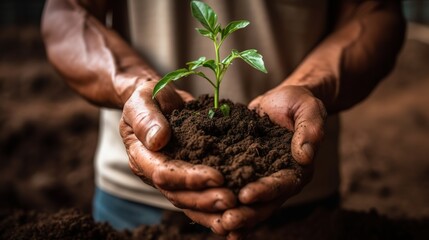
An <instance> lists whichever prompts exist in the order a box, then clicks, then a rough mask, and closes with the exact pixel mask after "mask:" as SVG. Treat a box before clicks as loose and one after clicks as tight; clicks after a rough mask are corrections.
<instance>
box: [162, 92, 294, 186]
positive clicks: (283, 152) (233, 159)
mask: <svg viewBox="0 0 429 240" xmlns="http://www.w3.org/2000/svg"><path fill="white" fill-rule="evenodd" d="M220 104H221V105H223V104H227V105H228V106H229V107H230V109H231V110H230V115H229V116H227V117H225V116H223V114H222V113H221V112H220V111H217V114H216V115H215V116H214V117H213V118H212V119H210V118H209V117H208V112H209V111H210V109H212V107H213V98H212V97H209V96H208V95H204V96H201V97H199V98H198V99H196V100H194V101H191V102H189V103H187V104H186V105H185V107H184V108H183V109H181V110H174V111H173V112H172V114H171V115H168V116H167V119H168V120H169V122H170V125H171V127H172V131H173V133H172V138H171V140H170V142H169V143H168V145H167V146H166V147H165V148H164V149H163V150H162V152H163V153H165V154H166V155H167V156H169V157H170V158H171V159H181V160H184V161H187V162H190V163H192V164H204V165H208V166H211V167H213V168H215V169H218V170H219V171H220V172H221V173H222V174H223V175H224V177H225V185H226V187H228V188H230V189H232V190H233V192H235V193H236V194H238V192H239V191H240V189H241V188H242V187H243V186H244V185H246V184H247V183H250V182H253V181H255V180H256V179H258V178H261V177H265V176H269V175H271V174H273V173H275V172H277V171H279V170H281V169H285V168H289V169H293V170H294V171H295V172H296V174H297V175H299V174H301V169H300V167H299V165H298V163H296V161H295V160H294V159H293V158H292V155H291V151H290V142H291V139H292V135H293V133H292V132H291V131H288V130H287V129H285V128H282V127H280V126H278V125H276V124H274V123H272V122H271V121H270V120H269V118H268V117H267V116H266V117H259V116H258V115H257V114H256V112H254V111H250V110H249V109H248V108H247V107H246V106H245V105H242V104H234V103H232V102H231V101H228V100H222V101H221V102H220Z"/></svg>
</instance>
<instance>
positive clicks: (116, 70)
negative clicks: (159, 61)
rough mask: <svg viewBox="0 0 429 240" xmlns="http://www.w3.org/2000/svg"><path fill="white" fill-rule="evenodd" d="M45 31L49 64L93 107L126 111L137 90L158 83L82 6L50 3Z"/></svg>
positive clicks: (55, 0)
mask: <svg viewBox="0 0 429 240" xmlns="http://www.w3.org/2000/svg"><path fill="white" fill-rule="evenodd" d="M96 15H98V17H99V18H100V15H102V14H96ZM42 31H43V37H44V40H45V45H46V50H47V55H48V58H49V60H50V61H51V63H52V64H53V65H54V66H55V68H56V69H57V70H58V71H59V73H60V74H61V75H63V77H64V78H65V79H66V81H67V82H68V84H69V85H70V86H71V87H72V88H73V89H74V90H76V91H77V92H78V93H79V94H81V95H82V96H83V97H84V98H86V99H88V100H89V101H91V102H93V103H96V104H98V105H101V106H107V107H116V108H122V107H123V104H124V103H125V101H126V100H127V99H128V98H129V97H130V95H131V93H132V92H133V91H134V89H135V88H136V87H137V86H138V85H140V84H143V83H144V82H145V81H148V80H152V79H153V80H157V79H158V78H159V76H158V75H157V74H156V73H155V72H154V71H153V70H152V69H151V68H150V67H149V66H148V65H147V64H146V63H145V62H144V61H143V60H142V59H141V58H140V57H139V56H138V54H137V53H135V52H134V50H133V49H132V48H131V47H130V46H129V45H128V44H127V43H126V42H125V41H124V40H122V38H121V37H120V36H119V35H118V34H116V33H115V32H114V31H113V30H111V29H108V28H106V27H105V26H104V25H103V24H102V23H101V22H100V21H99V20H98V19H97V18H96V17H95V15H91V14H90V13H89V12H88V10H87V9H86V8H84V7H82V6H81V5H80V4H79V3H78V1H73V0H64V1H59V0H52V1H48V2H47V5H46V7H45V11H44V15H43V19H42Z"/></svg>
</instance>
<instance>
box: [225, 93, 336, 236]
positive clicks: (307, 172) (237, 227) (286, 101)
mask: <svg viewBox="0 0 429 240" xmlns="http://www.w3.org/2000/svg"><path fill="white" fill-rule="evenodd" d="M249 108H251V109H255V110H256V111H257V112H258V113H259V114H260V115H264V114H267V115H268V116H269V117H270V119H271V120H272V121H273V122H275V123H277V124H279V125H280V126H282V127H286V128H288V129H289V130H292V131H294V136H293V138H292V143H291V148H292V156H293V157H294V159H295V160H296V161H297V162H298V164H299V165H300V166H301V167H302V172H296V171H294V170H291V169H284V170H281V171H278V172H276V173H274V174H272V175H271V176H268V177H264V178H261V179H259V180H257V181H255V182H253V183H249V184H247V185H246V186H245V187H243V188H242V189H241V191H240V192H239V196H238V199H239V201H240V203H241V205H240V206H238V207H237V208H233V209H229V210H227V211H225V212H224V213H223V214H222V218H221V222H222V228H223V231H225V232H229V234H228V238H229V239H238V238H240V236H242V235H243V234H244V233H245V232H246V229H249V228H251V227H253V226H254V225H256V224H257V223H259V222H261V221H263V220H265V219H267V218H268V217H270V216H271V215H272V214H273V213H274V212H275V210H276V209H278V208H280V207H281V205H282V204H283V203H284V202H285V201H286V200H287V199H288V198H290V197H291V196H293V195H295V194H297V193H299V192H300V190H301V189H302V188H303V187H304V186H305V184H307V183H308V182H309V181H310V179H311V177H312V172H313V158H314V155H315V152H316V150H317V148H318V145H319V143H320V142H321V140H322V137H323V132H324V131H323V126H324V122H325V118H326V115H327V114H326V110H325V107H324V105H323V104H322V102H321V101H320V100H319V99H317V98H315V97H314V96H313V94H312V93H311V92H310V91H309V90H307V89H306V88H304V87H299V86H279V87H277V88H275V89H273V90H271V91H269V92H267V93H265V94H264V95H261V96H259V97H257V98H256V99H254V100H253V101H252V102H251V103H250V104H249Z"/></svg>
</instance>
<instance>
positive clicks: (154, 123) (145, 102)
mask: <svg viewBox="0 0 429 240" xmlns="http://www.w3.org/2000/svg"><path fill="white" fill-rule="evenodd" d="M151 91H152V90H151V88H149V87H147V86H146V85H143V86H141V87H139V88H138V89H137V90H136V91H135V92H134V93H133V94H132V95H131V97H130V98H129V99H128V101H127V102H126V104H125V105H124V109H123V114H122V117H123V119H124V123H126V124H127V125H129V126H130V127H131V128H132V130H133V132H134V134H135V135H136V137H137V139H139V140H140V141H141V142H142V143H143V144H144V146H146V147H147V148H148V149H149V150H152V151H157V150H159V149H161V148H162V147H164V146H165V145H166V144H167V142H168V141H169V139H170V135H171V130H170V126H169V123H168V121H167V119H165V117H164V115H163V114H162V112H161V111H160V109H159V108H158V105H157V104H156V103H155V101H153V100H152V97H151V96H152V95H151V94H152V93H151Z"/></svg>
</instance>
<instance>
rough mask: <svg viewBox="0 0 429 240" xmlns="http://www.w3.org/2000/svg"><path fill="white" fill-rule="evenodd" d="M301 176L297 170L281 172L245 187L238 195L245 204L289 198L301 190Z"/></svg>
mask: <svg viewBox="0 0 429 240" xmlns="http://www.w3.org/2000/svg"><path fill="white" fill-rule="evenodd" d="M300 175H301V174H300V173H299V172H297V171H296V170H292V169H284V170H280V171H278V172H275V173H273V174H271V175H270V176H268V177H263V178H260V179H258V180H256V181H255V182H252V183H249V184H247V185H246V186H244V187H243V188H242V189H241V190H240V192H239V194H238V199H239V201H240V202H241V203H243V204H251V203H255V202H266V201H270V200H273V199H275V198H278V197H279V196H284V197H285V198H288V197H290V196H292V195H294V194H296V192H297V191H298V189H300V187H301V185H302V183H301V180H300V179H301V177H300Z"/></svg>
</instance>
